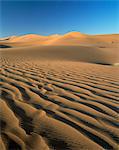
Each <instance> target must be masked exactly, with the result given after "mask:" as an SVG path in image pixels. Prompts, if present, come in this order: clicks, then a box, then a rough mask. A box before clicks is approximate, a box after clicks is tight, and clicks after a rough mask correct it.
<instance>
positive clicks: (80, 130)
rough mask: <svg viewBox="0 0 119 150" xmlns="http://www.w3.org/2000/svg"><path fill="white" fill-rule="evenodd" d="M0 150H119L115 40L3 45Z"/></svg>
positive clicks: (77, 38)
mask: <svg viewBox="0 0 119 150" xmlns="http://www.w3.org/2000/svg"><path fill="white" fill-rule="evenodd" d="M0 57H1V64H2V65H1V81H0V84H1V86H0V87H1V101H0V110H1V111H0V112H1V116H0V122H1V138H0V143H1V144H0V150H119V114H118V113H119V34H105V35H87V34H82V33H80V32H69V33H66V34H64V35H58V34H55V35H49V36H41V35H35V34H27V35H22V36H11V37H6V38H0Z"/></svg>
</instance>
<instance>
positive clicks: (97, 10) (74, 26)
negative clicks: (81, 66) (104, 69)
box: [0, 0, 119, 37]
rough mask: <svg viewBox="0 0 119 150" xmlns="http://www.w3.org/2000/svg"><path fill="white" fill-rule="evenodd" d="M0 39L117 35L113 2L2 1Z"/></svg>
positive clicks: (118, 10) (117, 9)
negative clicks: (73, 33) (12, 37)
mask: <svg viewBox="0 0 119 150" xmlns="http://www.w3.org/2000/svg"><path fill="white" fill-rule="evenodd" d="M0 5H1V15H0V16H1V19H0V20H1V24H0V25H1V33H2V34H1V37H4V36H11V35H22V34H41V35H49V34H56V33H58V34H64V33H66V32H69V31H79V32H82V33H87V34H109V33H119V1H118V0H116V1H114V0H112V1H111V0H105V1H103V0H95V1H94V0H93V1H90V0H87V1H86V0H84V1H83V0H82V1H81V0H74V1H71V0H69V1H68V0H67V1H63V0H57V1H50V0H49V1H46V0H45V1H40V0H39V1H38V0H35V1H31V0H30V1H28V0H26V1H23V0H21V1H16V0H14V1H11V0H2V2H1V3H0Z"/></svg>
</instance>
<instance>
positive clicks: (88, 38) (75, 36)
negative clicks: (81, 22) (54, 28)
mask: <svg viewBox="0 0 119 150" xmlns="http://www.w3.org/2000/svg"><path fill="white" fill-rule="evenodd" d="M0 45H1V46H2V47H3V48H4V47H6V48H7V47H8V46H9V47H12V49H13V50H14V51H15V50H16V51H26V50H30V53H32V52H34V51H35V50H36V51H37V52H38V53H40V54H39V55H40V56H41V58H44V59H45V58H46V59H47V58H49V59H50V58H51V59H59V60H60V59H66V60H73V61H75V60H76V61H84V62H92V63H100V64H115V63H119V34H109V35H87V34H81V33H80V32H69V33H67V34H65V35H58V34H55V35H49V36H41V35H35V34H29V35H23V36H11V37H7V38H6V39H5V38H4V39H1V40H0ZM6 50H7V49H6ZM4 51H5V50H4Z"/></svg>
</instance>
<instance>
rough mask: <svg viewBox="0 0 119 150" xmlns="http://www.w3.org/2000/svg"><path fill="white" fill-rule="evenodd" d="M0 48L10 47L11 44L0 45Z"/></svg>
mask: <svg viewBox="0 0 119 150" xmlns="http://www.w3.org/2000/svg"><path fill="white" fill-rule="evenodd" d="M0 48H12V46H8V45H0Z"/></svg>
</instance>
